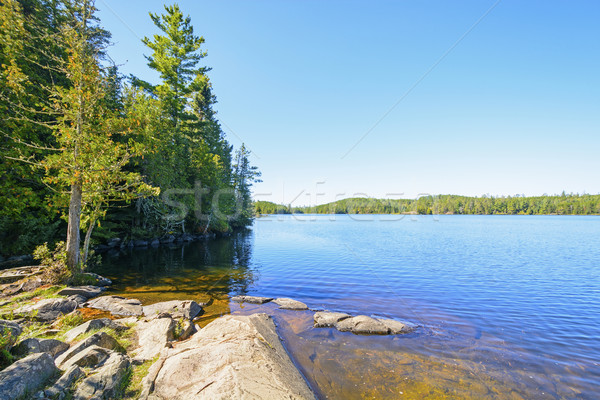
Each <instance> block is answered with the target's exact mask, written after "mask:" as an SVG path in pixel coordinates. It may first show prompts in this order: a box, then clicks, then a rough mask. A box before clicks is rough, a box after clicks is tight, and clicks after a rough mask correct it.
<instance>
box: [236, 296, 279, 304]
mask: <svg viewBox="0 0 600 400" xmlns="http://www.w3.org/2000/svg"><path fill="white" fill-rule="evenodd" d="M271 300H273V298H272V297H260V296H233V297H232V298H231V301H234V302H236V303H251V304H264V303H268V302H269V301H271Z"/></svg>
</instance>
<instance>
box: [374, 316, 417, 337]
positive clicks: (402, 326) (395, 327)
mask: <svg viewBox="0 0 600 400" xmlns="http://www.w3.org/2000/svg"><path fill="white" fill-rule="evenodd" d="M377 320H378V321H379V322H381V323H382V324H384V325H385V326H386V327H387V328H388V329H389V331H390V332H389V333H390V334H392V335H399V334H402V333H410V332H413V331H414V330H415V329H417V325H415V324H412V323H410V322H406V321H396V320H394V319H385V318H377Z"/></svg>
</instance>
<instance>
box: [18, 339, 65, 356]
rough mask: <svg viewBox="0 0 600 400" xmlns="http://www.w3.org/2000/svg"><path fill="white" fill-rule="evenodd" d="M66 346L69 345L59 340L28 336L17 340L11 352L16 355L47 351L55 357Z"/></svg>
mask: <svg viewBox="0 0 600 400" xmlns="http://www.w3.org/2000/svg"><path fill="white" fill-rule="evenodd" d="M68 348H69V345H68V344H66V343H65V342H61V341H60V340H56V339H37V338H29V339H25V340H22V341H21V342H19V344H17V345H16V346H15V347H14V348H13V352H14V353H15V354H18V355H27V354H33V353H48V354H50V355H51V356H52V357H56V356H58V355H59V354H61V353H62V352H64V351H66V350H67V349H68Z"/></svg>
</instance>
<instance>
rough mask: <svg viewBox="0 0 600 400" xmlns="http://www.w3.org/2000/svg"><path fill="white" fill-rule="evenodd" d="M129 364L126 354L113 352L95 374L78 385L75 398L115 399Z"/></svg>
mask: <svg viewBox="0 0 600 400" xmlns="http://www.w3.org/2000/svg"><path fill="white" fill-rule="evenodd" d="M129 365H130V361H129V358H128V357H127V356H126V355H123V354H121V353H116V352H113V353H112V354H111V355H110V357H109V358H108V359H107V360H106V361H104V363H103V364H102V365H101V366H100V368H98V369H96V370H95V373H94V374H93V375H90V376H88V377H87V378H85V379H84V380H83V381H81V383H79V384H78V385H77V388H76V389H75V393H74V394H73V400H89V399H114V398H115V397H116V395H117V394H118V391H119V389H120V388H121V386H122V383H123V379H124V378H125V376H126V375H127V369H128V368H129Z"/></svg>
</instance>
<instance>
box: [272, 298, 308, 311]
mask: <svg viewBox="0 0 600 400" xmlns="http://www.w3.org/2000/svg"><path fill="white" fill-rule="evenodd" d="M273 303H275V304H277V305H278V306H279V308H281V309H283V310H308V306H307V305H306V304H304V303H302V302H301V301H298V300H294V299H289V298H287V297H281V298H279V299H275V300H273Z"/></svg>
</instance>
